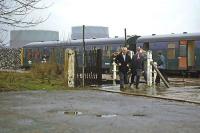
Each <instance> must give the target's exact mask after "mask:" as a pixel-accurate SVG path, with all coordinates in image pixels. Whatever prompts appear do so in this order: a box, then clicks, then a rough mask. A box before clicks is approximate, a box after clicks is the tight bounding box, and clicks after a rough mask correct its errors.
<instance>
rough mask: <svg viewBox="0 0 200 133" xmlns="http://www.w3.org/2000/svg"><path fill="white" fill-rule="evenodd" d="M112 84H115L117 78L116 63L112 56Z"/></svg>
mask: <svg viewBox="0 0 200 133" xmlns="http://www.w3.org/2000/svg"><path fill="white" fill-rule="evenodd" d="M112 65H113V70H112V71H113V85H116V79H117V64H116V63H115V58H113V63H112Z"/></svg>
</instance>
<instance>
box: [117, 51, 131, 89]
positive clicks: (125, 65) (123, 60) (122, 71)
mask: <svg viewBox="0 0 200 133" xmlns="http://www.w3.org/2000/svg"><path fill="white" fill-rule="evenodd" d="M127 52H128V49H127V48H126V47H123V48H122V51H121V52H120V54H118V55H117V57H116V59H115V61H116V64H117V65H118V66H119V78H120V89H124V88H125V84H128V71H129V64H130V62H131V57H130V56H129V55H128V53H127Z"/></svg>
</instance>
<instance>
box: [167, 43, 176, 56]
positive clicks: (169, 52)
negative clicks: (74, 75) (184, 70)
mask: <svg viewBox="0 0 200 133" xmlns="http://www.w3.org/2000/svg"><path fill="white" fill-rule="evenodd" d="M175 47H176V44H174V43H169V44H168V48H167V59H175Z"/></svg>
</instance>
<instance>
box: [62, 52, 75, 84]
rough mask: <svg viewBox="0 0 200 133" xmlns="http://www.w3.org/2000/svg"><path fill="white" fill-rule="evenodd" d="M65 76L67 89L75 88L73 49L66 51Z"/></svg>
mask: <svg viewBox="0 0 200 133" xmlns="http://www.w3.org/2000/svg"><path fill="white" fill-rule="evenodd" d="M64 76H65V81H66V83H67V87H74V86H75V85H74V83H75V52H74V50H71V49H66V50H65V62H64Z"/></svg>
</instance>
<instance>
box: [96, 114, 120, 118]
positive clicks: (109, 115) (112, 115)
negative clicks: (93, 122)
mask: <svg viewBox="0 0 200 133" xmlns="http://www.w3.org/2000/svg"><path fill="white" fill-rule="evenodd" d="M116 116H117V115H116V114H103V115H101V114H97V115H96V117H102V118H112V117H116Z"/></svg>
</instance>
